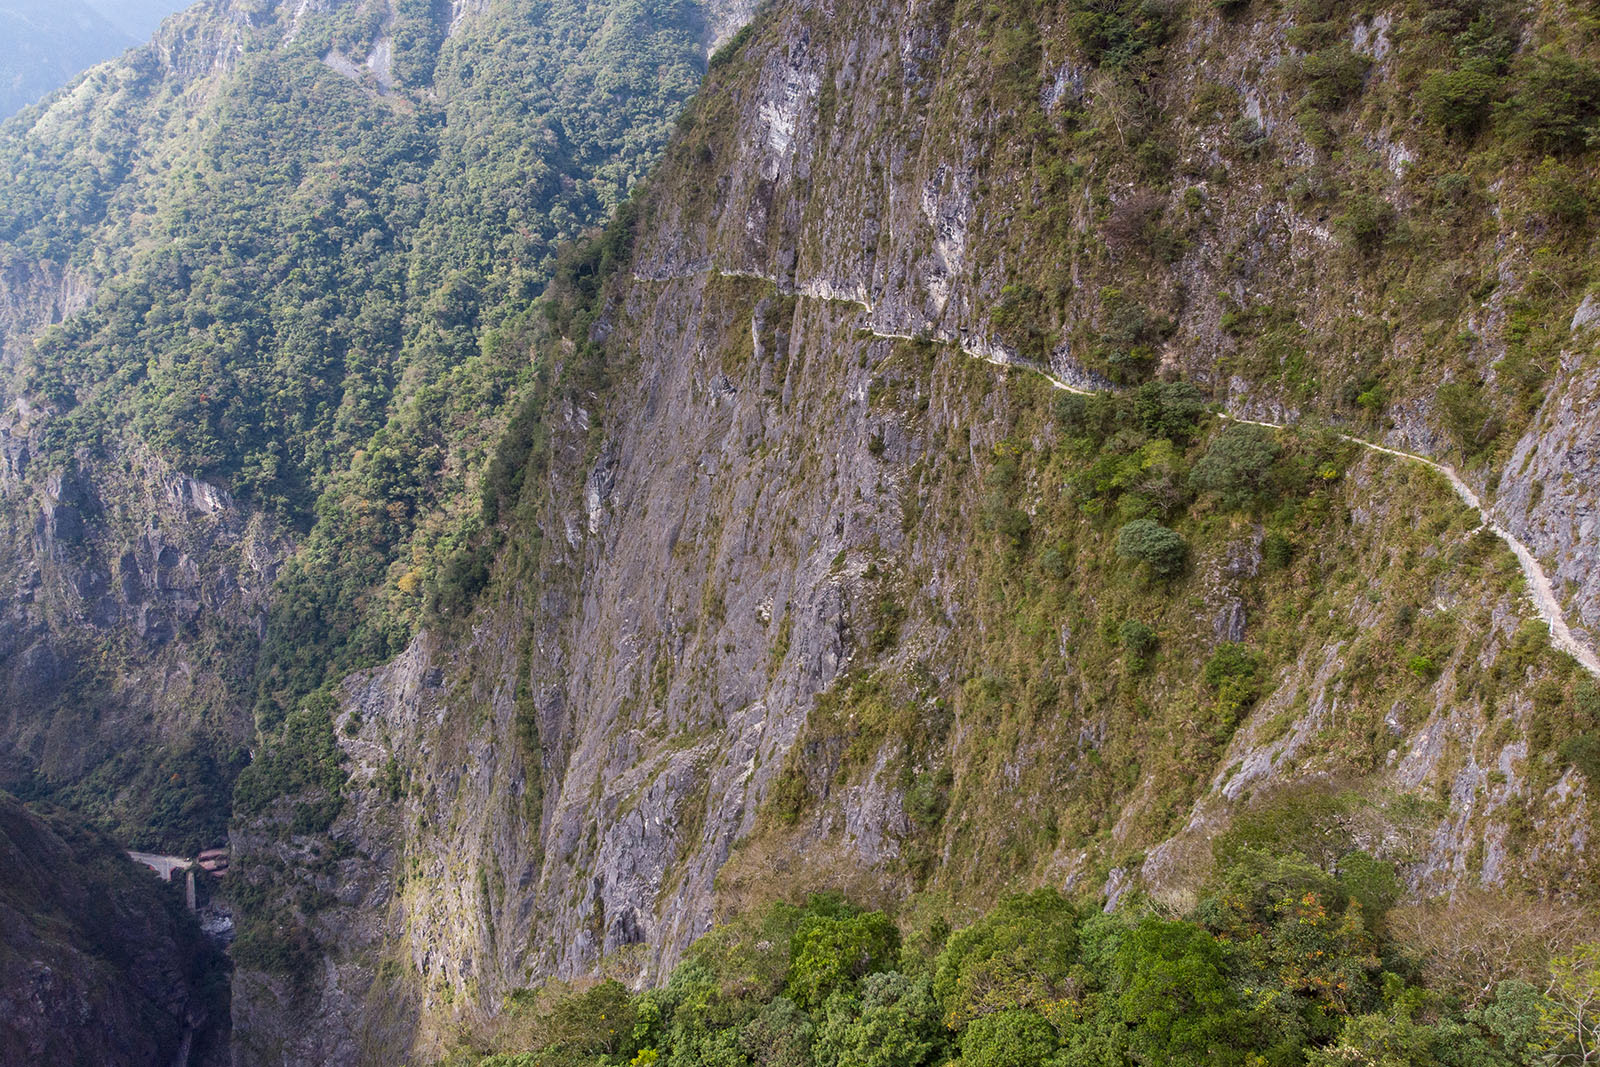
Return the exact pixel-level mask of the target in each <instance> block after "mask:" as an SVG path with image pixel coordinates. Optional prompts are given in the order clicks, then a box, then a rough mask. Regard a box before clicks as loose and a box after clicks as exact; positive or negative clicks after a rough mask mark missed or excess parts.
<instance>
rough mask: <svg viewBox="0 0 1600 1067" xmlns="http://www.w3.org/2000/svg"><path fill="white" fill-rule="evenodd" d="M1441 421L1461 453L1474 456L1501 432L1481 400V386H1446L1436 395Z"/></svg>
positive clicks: (1460, 384) (1494, 418) (1455, 383)
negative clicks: (1459, 447)
mask: <svg viewBox="0 0 1600 1067" xmlns="http://www.w3.org/2000/svg"><path fill="white" fill-rule="evenodd" d="M1435 396H1436V397H1437V398H1438V403H1439V416H1440V420H1441V421H1442V422H1443V423H1444V428H1445V429H1446V430H1448V431H1449V432H1450V436H1451V437H1454V438H1455V439H1456V443H1457V444H1458V445H1460V446H1461V450H1462V451H1463V452H1465V453H1466V454H1467V455H1469V456H1470V455H1474V454H1476V453H1477V452H1479V451H1481V450H1482V449H1483V448H1484V447H1485V446H1486V445H1488V444H1489V443H1490V442H1492V441H1493V440H1494V439H1495V437H1496V436H1497V435H1498V434H1499V432H1500V420H1499V419H1498V418H1496V417H1495V414H1494V410H1493V409H1492V408H1490V407H1489V404H1488V402H1487V401H1486V400H1484V398H1483V386H1482V385H1481V384H1480V383H1474V382H1446V383H1445V384H1443V385H1441V386H1440V387H1439V389H1438V392H1437V393H1436V394H1435Z"/></svg>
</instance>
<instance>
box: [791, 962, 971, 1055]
mask: <svg viewBox="0 0 1600 1067" xmlns="http://www.w3.org/2000/svg"><path fill="white" fill-rule="evenodd" d="M941 1031H942V1028H941V1027H940V1026H939V1011H938V1006H937V1004H936V1003H935V1002H934V999H933V990H932V986H931V984H930V982H929V981H928V979H927V978H925V977H924V978H908V977H906V976H905V975H903V974H901V973H900V972H898V971H882V972H879V973H877V974H870V975H868V976H867V977H865V978H863V979H862V980H861V992H860V995H859V996H857V995H856V994H854V993H852V992H850V991H848V990H844V989H840V990H835V991H834V993H833V994H832V995H831V996H829V997H828V1000H827V1003H826V1005H825V1006H824V1011H823V1022H822V1025H821V1027H820V1028H819V1029H818V1033H817V1041H816V1061H817V1067H921V1065H922V1064H925V1063H932V1062H935V1061H936V1060H937V1059H938V1058H939V1055H940V1053H941V1052H942V1050H943V1048H944V1044H945V1042H944V1035H943V1033H942V1032H941Z"/></svg>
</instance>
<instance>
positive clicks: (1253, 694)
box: [1201, 641, 1265, 727]
mask: <svg viewBox="0 0 1600 1067" xmlns="http://www.w3.org/2000/svg"><path fill="white" fill-rule="evenodd" d="M1263 666H1264V665H1263V664H1262V662H1261V657H1260V655H1259V654H1257V653H1256V652H1254V651H1253V650H1251V649H1250V648H1247V647H1246V646H1244V645H1241V644H1239V643H1238V642H1236V641H1224V642H1223V643H1222V644H1220V645H1218V646H1217V650H1216V651H1215V652H1213V653H1212V654H1211V658H1210V659H1208V660H1206V665H1205V669H1204V670H1203V671H1202V672H1201V677H1202V678H1203V679H1204V681H1205V684H1206V686H1207V688H1209V689H1211V690H1212V691H1213V692H1214V693H1216V695H1217V708H1218V709H1219V710H1220V711H1221V712H1223V721H1224V724H1225V725H1226V726H1228V727H1231V726H1232V725H1233V724H1234V723H1237V722H1238V717H1239V715H1240V713H1242V712H1243V711H1245V710H1246V709H1247V708H1249V707H1250V705H1252V704H1254V703H1255V702H1256V700H1257V699H1258V698H1259V697H1260V696H1261V683H1262V680H1263V679H1262V675H1263V674H1264V673H1265V671H1264V670H1263Z"/></svg>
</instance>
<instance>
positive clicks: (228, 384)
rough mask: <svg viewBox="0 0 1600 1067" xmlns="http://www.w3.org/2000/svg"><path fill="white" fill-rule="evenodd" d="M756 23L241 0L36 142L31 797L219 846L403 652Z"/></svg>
mask: <svg viewBox="0 0 1600 1067" xmlns="http://www.w3.org/2000/svg"><path fill="white" fill-rule="evenodd" d="M386 12H388V13H386ZM719 17H732V18H736V17H737V12H736V11H734V10H733V9H728V10H726V11H723V12H722V14H721V15H720V16H716V17H713V16H712V15H710V14H708V13H707V12H705V11H704V10H702V9H701V8H699V7H697V6H695V5H693V4H688V3H684V4H655V5H645V4H623V5H613V6H586V5H576V4H565V5H554V6H550V5H534V4H528V3H521V2H510V0H506V2H501V3H493V4H483V5H474V6H472V7H471V9H470V10H469V9H467V8H457V9H451V10H445V9H443V8H439V9H438V10H435V6H430V5H414V4H413V5H400V6H399V7H397V8H396V9H395V10H394V11H393V12H389V9H388V7H387V6H386V5H381V4H375V3H366V2H349V3H334V4H326V5H315V6H307V5H303V4H300V5H282V6H281V7H280V6H268V7H266V8H263V7H261V6H260V5H253V4H243V5H228V4H221V5H204V6H201V7H198V8H196V9H194V10H192V11H190V12H187V13H185V14H184V15H182V16H180V17H177V18H174V19H172V20H169V21H168V23H167V24H166V25H165V26H164V28H163V30H162V31H161V34H160V35H159V36H158V38H157V39H156V40H155V41H154V42H153V43H152V44H151V45H149V46H148V47H146V48H144V49H141V50H137V51H135V52H133V53H130V54H129V56H128V57H126V58H125V59H124V60H122V61H119V62H118V63H116V64H113V65H110V66H107V67H103V68H100V69H99V70H97V71H95V72H94V73H92V74H90V75H89V76H88V77H87V78H86V79H85V80H84V81H83V82H82V83H81V84H80V85H79V86H77V87H76V88H75V89H74V90H73V91H72V92H71V93H69V94H67V95H65V96H63V97H61V98H59V99H57V100H55V101H54V102H53V103H52V104H51V105H50V106H49V107H48V108H47V109H46V110H44V111H43V112H42V113H40V114H38V115H35V116H31V117H26V118H24V119H21V120H18V121H17V122H14V123H13V124H12V125H11V126H9V127H8V128H7V130H6V134H5V145H4V152H5V153H6V156H7V159H8V160H9V161H10V163H11V164H12V165H11V166H10V167H8V169H7V172H6V173H7V177H6V179H5V188H4V192H3V197H0V203H3V205H4V207H3V208H0V242H3V246H0V257H3V259H4V264H5V266H4V270H3V272H0V273H3V282H0V285H3V290H4V301H3V308H4V311H3V313H0V328H3V329H4V338H3V346H4V352H5V364H6V371H7V375H6V379H7V380H6V385H5V387H4V388H5V390H6V394H7V396H6V402H7V412H6V424H5V426H4V429H3V432H4V435H5V441H6V449H5V454H6V464H5V470H4V480H3V487H4V493H5V497H6V506H5V507H4V509H0V521H3V522H4V530H5V536H4V538H3V546H0V558H3V559H4V562H5V570H6V573H7V574H8V575H9V576H10V579H9V580H10V582H11V586H10V588H9V589H8V590H7V592H6V595H5V598H4V603H3V607H0V611H3V612H4V613H5V615H6V617H7V620H8V626H7V637H6V639H5V642H4V644H3V646H0V679H3V683H4V685H5V686H6V691H7V693H8V695H9V696H10V698H11V699H10V700H9V701H8V702H7V709H8V711H7V721H6V722H5V723H4V724H3V726H0V755H3V757H4V759H3V763H4V771H5V774H6V776H7V780H8V781H9V782H11V783H12V785H13V786H14V787H15V788H18V789H21V790H24V791H26V792H27V793H28V794H29V795H31V796H37V795H51V796H54V797H56V798H58V799H60V800H62V801H63V802H66V803H69V804H72V805H74V806H76V807H78V808H80V809H82V810H85V811H88V812H91V813H93V814H95V815H97V816H99V817H101V818H102V819H103V820H105V821H106V822H107V824H108V825H110V826H113V827H115V828H116V829H117V832H118V833H119V834H120V835H121V836H122V837H123V838H124V839H125V840H127V841H128V842H129V843H130V844H138V845H141V846H146V847H152V848H163V849H179V848H182V849H187V850H190V851H192V850H194V849H196V848H199V847H203V846H204V845H207V844H210V843H213V842H214V841H216V840H217V839H218V838H219V837H220V836H221V835H222V834H223V833H224V832H225V825H226V820H227V818H228V813H229V808H230V798H231V787H232V781H233V778H234V776H235V774H236V773H237V772H238V769H239V767H240V766H242V764H243V762H244V761H245V758H246V749H247V747H248V745H249V744H250V743H251V741H252V738H253V736H254V732H255V729H256V726H257V721H259V722H260V723H261V724H262V725H265V726H266V727H269V728H270V727H272V726H274V725H276V723H277V722H279V721H280V720H281V719H282V718H283V716H284V715H285V714H286V712H287V711H288V710H291V709H292V708H293V707H294V706H295V704H296V702H297V701H298V700H299V699H300V698H302V697H303V696H305V695H306V694H307V693H309V692H311V691H314V690H316V689H317V688H318V687H319V686H321V685H323V684H324V683H325V682H328V681H330V680H331V679H334V678H337V677H338V676H339V675H340V674H341V673H342V672H343V671H345V670H348V669H349V668H350V667H351V666H353V665H360V664H370V663H375V662H381V661H382V660H384V659H386V658H387V657H389V656H391V655H393V654H394V653H395V652H396V651H398V650H399V649H400V648H401V647H403V646H404V643H405V641H406V640H407V638H408V637H409V635H410V633H411V631H412V628H413V627H414V625H415V622H416V619H417V618H418V616H419V615H420V613H421V610H422V608H423V607H424V604H425V602H426V601H427V599H428V596H429V586H428V585H427V584H424V583H420V582H419V576H421V575H424V574H426V573H429V572H430V570H431V569H432V565H433V564H432V561H433V560H435V559H436V558H437V557H439V556H441V555H443V554H445V553H448V551H449V550H450V548H451V547H452V546H453V544H454V543H455V542H456V540H458V539H459V538H460V537H461V536H462V535H463V532H464V525H466V524H467V523H468V520H469V519H470V514H471V508H470V504H463V503H462V500H463V493H462V487H463V485H464V484H466V482H467V481H468V480H469V479H470V478H472V477H473V476H475V471H476V467H477V465H478V460H477V457H478V456H479V455H480V454H481V451H482V449H483V447H484V444H485V441H486V440H487V439H489V438H491V437H492V435H493V434H495V433H496V432H498V427H499V425H500V424H501V421H502V420H503V417H504V416H503V415H502V414H501V413H500V412H501V409H502V408H503V406H504V405H505V403H506V402H507V398H508V397H509V395H510V394H511V393H512V392H513V391H514V390H515V389H516V388H517V386H518V383H519V382H520V381H522V380H523V379H525V378H526V376H527V374H528V368H527V366H526V351H525V348H524V347H522V346H523V345H524V344H525V341H524V336H525V333H526V327H525V324H521V323H523V319H525V314H524V313H525V308H526V305H527V302H528V301H529V299H530V298H531V295H532V294H533V293H534V292H536V291H537V289H538V287H539V286H540V285H541V284H542V282H543V280H544V279H545V278H546V277H548V275H549V272H550V269H551V264H552V262H553V257H554V248H555V247H556V245H557V244H558V242H560V241H561V240H563V239H566V238H570V237H573V236H575V235H576V234H577V233H579V232H581V230H582V229H583V228H584V227H585V226H587V225H589V224H590V223H591V222H593V221H594V220H595V219H597V218H600V217H602V216H603V215H604V213H605V212H607V211H608V210H610V208H611V207H612V206H614V205H615V204H616V203H617V202H618V201H619V200H620V199H621V198H622V197H623V196H625V195H626V192H627V190H628V188H629V187H630V185H631V184H632V183H633V182H635V181H636V180H637V179H638V177H639V176H640V174H641V173H642V172H643V170H644V168H645V167H646V166H647V165H648V163H649V161H650V160H651V159H652V158H653V157H654V155H655V153H656V152H657V151H658V149H659V147H660V145H661V144H662V142H663V141H664V138H665V134H666V129H667V126H668V124H669V120H670V118H671V116H672V115H673V114H675V113H676V111H677V110H678V108H679V107H681V105H682V102H683V100H684V99H685V98H686V97H687V95H688V94H689V92H690V91H692V88H693V86H694V83H695V79H696V78H697V76H698V72H699V70H700V69H701V66H702V64H703V62H704V49H705V47H706V46H707V42H708V41H709V40H711V39H714V38H715V37H716V35H717V34H718V33H720V32H724V31H723V30H722V29H720V28H719V27H721V26H722V23H720V22H718V18H719ZM352 57H353V58H352ZM41 515H43V516H44V518H43V519H42V520H41V519H40V516H41ZM408 575H409V577H408Z"/></svg>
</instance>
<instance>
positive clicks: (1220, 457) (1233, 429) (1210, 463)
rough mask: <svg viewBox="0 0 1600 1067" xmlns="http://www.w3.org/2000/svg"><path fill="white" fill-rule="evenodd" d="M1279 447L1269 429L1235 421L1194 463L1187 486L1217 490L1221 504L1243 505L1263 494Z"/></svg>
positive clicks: (1230, 506) (1229, 505) (1241, 506)
mask: <svg viewBox="0 0 1600 1067" xmlns="http://www.w3.org/2000/svg"><path fill="white" fill-rule="evenodd" d="M1282 451H1283V448H1282V446H1280V445H1279V444H1278V442H1277V439H1276V437H1275V435H1274V434H1273V432H1272V431H1271V430H1269V429H1267V428H1266V427H1264V426H1248V425H1241V424H1237V423H1236V424H1234V425H1231V426H1229V427H1228V428H1227V429H1225V430H1223V431H1222V433H1220V434H1218V435H1217V438H1216V440H1214V441H1212V442H1211V445H1210V447H1209V448H1207V449H1206V452H1205V455H1203V456H1201V457H1200V459H1199V460H1198V461H1197V462H1196V463H1195V465H1194V468H1193V469H1192V470H1190V472H1189V486H1190V487H1191V488H1192V489H1194V490H1195V491H1196V492H1201V493H1208V492H1209V493H1215V494H1217V497H1218V498H1219V499H1220V500H1221V502H1222V505H1223V506H1224V507H1228V508H1243V507H1247V506H1248V505H1250V504H1251V503H1253V502H1255V501H1257V500H1259V499H1261V498H1262V497H1263V496H1264V495H1265V494H1266V491H1267V488H1268V485H1269V477H1270V475H1271V472H1272V465H1273V464H1274V463H1275V462H1277V459H1278V456H1279V455H1280V454H1281V453H1282Z"/></svg>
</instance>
